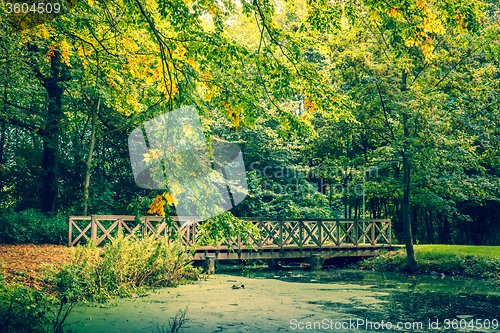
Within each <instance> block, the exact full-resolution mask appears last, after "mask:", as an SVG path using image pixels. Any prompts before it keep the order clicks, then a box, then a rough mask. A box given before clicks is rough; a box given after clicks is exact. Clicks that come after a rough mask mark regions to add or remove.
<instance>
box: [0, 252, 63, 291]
mask: <svg viewBox="0 0 500 333" xmlns="http://www.w3.org/2000/svg"><path fill="white" fill-rule="evenodd" d="M70 260H71V248H69V247H67V246H64V245H50V244H42V245H34V244H18V245H10V244H0V276H2V275H3V276H4V278H5V279H7V280H11V279H13V278H16V279H17V280H21V281H22V282H23V284H25V285H26V286H30V287H34V286H41V285H42V284H43V282H42V268H43V267H44V266H45V265H52V266H56V267H57V266H59V265H61V264H62V263H67V262H69V261H70Z"/></svg>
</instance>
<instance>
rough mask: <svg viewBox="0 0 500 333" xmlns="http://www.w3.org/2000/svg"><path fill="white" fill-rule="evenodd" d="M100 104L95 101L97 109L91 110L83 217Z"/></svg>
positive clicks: (85, 208) (85, 210)
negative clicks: (90, 134)
mask: <svg viewBox="0 0 500 333" xmlns="http://www.w3.org/2000/svg"><path fill="white" fill-rule="evenodd" d="M100 103H101V99H98V100H97V107H96V108H95V109H93V110H92V136H91V139H90V151H89V158H88V159H87V167H86V170H85V187H84V190H83V209H84V210H83V215H84V216H87V211H88V201H89V184H90V169H91V164H92V154H93V153H94V147H95V131H96V125H97V112H99V105H100Z"/></svg>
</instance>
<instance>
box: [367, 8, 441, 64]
mask: <svg viewBox="0 0 500 333" xmlns="http://www.w3.org/2000/svg"><path fill="white" fill-rule="evenodd" d="M408 6H409V7H405V8H403V5H398V6H391V5H390V7H389V8H385V9H381V10H380V9H375V10H372V11H371V13H370V19H371V22H373V23H374V24H376V25H377V26H379V25H380V24H381V22H382V18H381V15H382V14H383V13H384V12H385V13H386V14H387V15H388V16H389V17H390V18H392V19H394V20H395V21H397V22H399V23H400V24H402V25H403V26H404V25H406V24H407V23H408V22H415V23H416V25H415V26H412V27H408V28H409V29H408V30H407V31H409V32H410V33H409V35H406V36H403V38H404V43H405V45H406V46H408V47H418V48H420V49H421V50H422V53H423V54H424V57H425V59H426V60H429V59H430V57H431V54H432V50H433V49H434V40H435V37H436V35H442V34H444V33H445V28H444V25H443V22H442V20H441V19H440V18H438V15H437V13H436V9H435V8H433V5H432V1H427V0H417V1H416V2H414V3H413V4H409V5H408ZM408 15H411V16H412V17H409V16H408ZM402 31H403V30H402Z"/></svg>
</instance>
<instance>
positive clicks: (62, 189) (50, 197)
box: [0, 0, 500, 246]
mask: <svg viewBox="0 0 500 333" xmlns="http://www.w3.org/2000/svg"><path fill="white" fill-rule="evenodd" d="M5 9H6V7H5V3H3V15H2V20H1V22H0V73H1V74H0V87H1V91H0V131H1V133H0V209H1V210H2V212H3V213H8V212H18V211H24V210H26V209H37V210H40V211H41V212H42V213H47V214H59V215H64V216H67V215H82V214H86V215H87V214H120V215H123V214H133V213H134V211H133V210H134V209H133V207H136V208H137V207H142V208H140V209H142V210H143V213H144V214H145V213H146V212H147V210H148V208H149V204H150V203H151V202H153V200H154V199H155V198H157V196H158V195H161V194H162V193H163V192H162V191H155V190H153V191H152V190H145V189H141V188H139V187H138V186H137V185H136V184H135V182H134V177H133V174H132V169H131V165H130V159H129V151H128V147H127V137H128V135H129V134H130V133H131V132H132V130H134V129H135V128H137V126H140V125H141V124H143V123H144V122H146V121H147V120H149V119H152V118H154V117H156V116H159V115H161V114H164V113H166V112H169V111H172V110H175V109H178V108H180V107H182V106H188V105H194V106H196V109H197V110H198V112H199V117H200V119H201V124H202V127H203V130H204V133H205V137H206V139H207V141H208V142H230V143H236V144H238V145H239V146H240V147H241V150H242V153H243V156H244V161H245V167H246V170H247V179H248V184H249V189H250V192H249V195H248V196H247V198H246V199H245V200H244V201H243V202H242V203H241V204H240V205H238V206H236V207H235V208H234V209H233V210H232V211H231V212H232V213H233V214H234V215H235V216H237V217H244V216H262V217H281V218H349V219H353V218H362V217H363V202H364V205H365V212H364V213H365V214H364V217H366V218H390V219H392V221H393V225H394V233H395V239H396V240H398V241H400V242H406V244H407V246H408V243H409V242H413V243H461V244H486V245H493V244H497V245H498V244H500V238H499V235H500V233H499V231H500V222H499V219H498V216H500V190H499V189H500V181H499V176H500V112H499V107H498V105H499V103H498V102H499V92H500V90H499V88H500V87H499V77H500V73H499V57H500V44H499V37H498V36H499V25H498V18H499V11H498V5H497V3H496V2H480V1H473V0H465V1H458V0H435V1H426V0H409V1H406V2H404V3H401V2H400V1H393V0H388V1H378V0H353V1H349V0H342V1H335V0H333V1H325V0H306V1H301V0H300V1H281V0H276V1H268V0H252V1H232V0H219V1H212V0H199V1H191V0H183V1H165V0H135V1H132V0H116V1H96V0H87V1H84V0H80V1H79V2H78V3H77V4H76V6H74V7H73V8H72V9H71V10H68V11H67V12H66V13H65V14H64V15H60V16H58V17H56V18H54V19H52V20H49V21H48V22H45V23H43V24H39V25H36V26H34V27H30V28H26V29H24V30H19V29H16V27H15V26H13V25H12V24H11V23H10V21H9V19H8V17H7V14H6V11H5ZM285 172H286V173H285ZM173 203H174V200H173V199H172V198H171V199H170V200H169V202H168V203H166V208H165V209H167V210H166V211H165V213H167V214H173V212H174V210H173V208H172V207H173ZM131 204H132V205H131Z"/></svg>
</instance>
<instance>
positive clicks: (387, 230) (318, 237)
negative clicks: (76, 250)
mask: <svg viewBox="0 0 500 333" xmlns="http://www.w3.org/2000/svg"><path fill="white" fill-rule="evenodd" d="M241 219H242V220H246V221H249V222H252V223H254V224H255V225H256V226H257V227H258V228H259V229H260V230H261V236H262V237H261V238H260V239H255V238H254V237H253V236H250V237H249V241H250V244H243V242H242V240H241V237H237V239H228V240H225V242H224V243H222V244H219V245H218V246H217V247H206V246H204V248H207V249H215V250H217V249H227V248H228V246H229V247H233V249H239V250H241V249H243V248H245V247H246V246H247V245H254V247H256V248H257V249H259V250H262V249H270V248H277V249H280V250H286V249H292V248H295V249H296V248H298V249H300V250H302V249H304V248H311V247H315V248H317V249H322V248H334V247H349V246H350V247H359V246H366V245H371V246H375V245H380V244H386V245H389V246H390V245H392V237H391V233H392V224H391V220H390V219H367V220H359V219H354V220H346V219H304V218H300V219H281V218H277V219H268V218H262V217H259V218H256V217H245V218H241ZM173 220H174V221H176V222H179V221H185V222H188V223H185V224H184V225H183V226H182V227H180V226H179V224H178V223H176V224H174V226H172V227H169V226H168V225H167V224H166V223H165V222H164V221H163V218H162V217H160V216H143V217H142V218H141V219H140V223H137V222H136V220H135V216H131V215H92V216H70V218H69V240H68V245H69V246H74V245H76V244H77V243H78V242H79V241H80V240H81V239H82V238H85V239H86V240H93V241H95V242H96V244H97V245H99V244H101V243H102V242H103V241H104V240H105V239H111V240H112V239H113V236H112V235H111V232H112V231H113V230H114V229H115V228H118V230H119V231H120V230H121V231H123V232H124V233H126V234H127V235H126V237H127V238H135V239H136V240H138V239H139V238H138V234H140V236H141V237H143V236H145V235H146V234H148V233H151V232H157V233H158V236H163V237H168V234H169V233H170V232H172V231H174V232H178V233H179V234H180V238H181V240H182V242H183V243H184V244H185V245H187V246H191V245H193V244H194V243H195V239H196V233H197V222H199V221H200V220H199V219H198V218H197V217H196V216H175V217H173ZM81 221H89V222H86V223H88V224H87V225H86V226H82V227H80V226H79V225H78V223H77V222H81ZM101 221H112V222H111V226H109V227H107V228H106V227H104V226H103V224H102V223H101ZM155 222H157V223H160V225H158V226H157V227H155V226H153V223H155ZM74 230H77V231H78V232H79V233H78V234H77V235H76V237H73V231H74ZM89 230H90V235H87V233H88V232H89ZM139 230H140V231H139ZM99 233H100V235H99ZM363 241H364V243H363Z"/></svg>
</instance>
